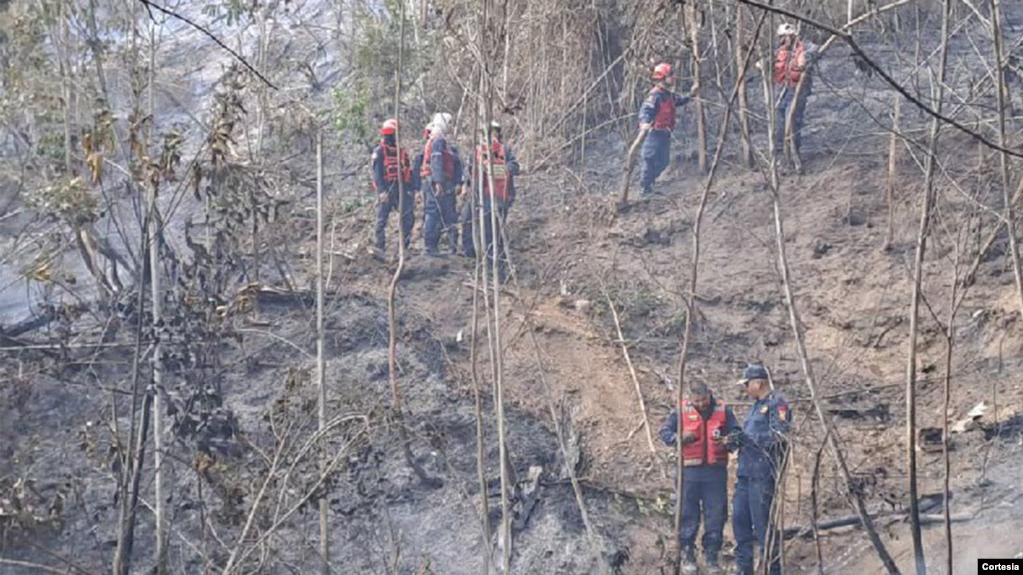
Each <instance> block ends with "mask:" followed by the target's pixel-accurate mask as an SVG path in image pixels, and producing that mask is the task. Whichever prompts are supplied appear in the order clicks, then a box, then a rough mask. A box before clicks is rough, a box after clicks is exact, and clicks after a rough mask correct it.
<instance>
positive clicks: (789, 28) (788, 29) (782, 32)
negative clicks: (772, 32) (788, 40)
mask: <svg viewBox="0 0 1023 575" xmlns="http://www.w3.org/2000/svg"><path fill="white" fill-rule="evenodd" d="M798 34H799V31H798V30H796V26H795V25H794V24H789V23H788V22H783V23H781V24H779V25H778V35H779V36H796V35H798Z"/></svg>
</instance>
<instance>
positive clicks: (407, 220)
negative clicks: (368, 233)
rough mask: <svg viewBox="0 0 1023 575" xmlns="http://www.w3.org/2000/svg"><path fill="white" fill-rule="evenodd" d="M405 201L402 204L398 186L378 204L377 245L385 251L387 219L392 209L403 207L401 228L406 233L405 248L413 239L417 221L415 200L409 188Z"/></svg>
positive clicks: (406, 190) (406, 191)
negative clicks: (414, 226) (414, 225)
mask: <svg viewBox="0 0 1023 575" xmlns="http://www.w3.org/2000/svg"><path fill="white" fill-rule="evenodd" d="M403 203H404V205H400V203H399V195H398V188H397V187H395V188H393V189H391V190H389V191H388V192H387V201H386V202H380V204H379V205H378V206H377V228H376V246H377V249H378V250H380V251H383V250H384V247H385V246H386V245H387V220H388V219H390V217H391V211H396V210H398V209H399V208H401V209H402V212H401V230H402V233H404V234H405V249H406V250H407V249H408V247H409V243H410V242H411V241H412V224H413V223H415V201H414V200H413V199H412V193H411V192H410V191H409V189H408V188H406V189H405V199H404V202H403Z"/></svg>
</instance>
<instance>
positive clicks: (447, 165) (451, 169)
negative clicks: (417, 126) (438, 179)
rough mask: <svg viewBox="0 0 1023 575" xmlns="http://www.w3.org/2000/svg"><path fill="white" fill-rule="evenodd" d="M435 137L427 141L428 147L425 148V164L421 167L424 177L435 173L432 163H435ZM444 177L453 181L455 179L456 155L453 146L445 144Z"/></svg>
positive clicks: (421, 173)
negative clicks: (433, 158) (453, 152)
mask: <svg viewBox="0 0 1023 575" xmlns="http://www.w3.org/2000/svg"><path fill="white" fill-rule="evenodd" d="M434 141H435V139H434V138H430V139H429V140H427V141H426V148H424V149H423V165H422V167H420V168H419V175H420V176H422V177H424V178H429V177H430V174H432V173H433V170H432V169H431V167H430V166H431V164H432V163H433V160H432V157H433V142H434ZM443 157H444V160H443V162H444V163H443V165H444V179H445V180H446V181H448V182H451V181H453V180H454V179H455V155H454V154H452V153H451V148H450V147H448V146H444V156H443Z"/></svg>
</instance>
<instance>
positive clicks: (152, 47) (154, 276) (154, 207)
mask: <svg viewBox="0 0 1023 575" xmlns="http://www.w3.org/2000/svg"><path fill="white" fill-rule="evenodd" d="M148 72H149V85H148V90H147V91H148V96H149V117H150V118H153V117H154V114H155V113H156V103H155V92H156V23H155V22H150V23H149V70H148ZM153 124H154V122H152V121H150V122H149V123H148V124H146V126H147V130H146V142H147V143H148V144H152V141H153ZM158 186H159V183H158V181H157V182H153V184H152V185H151V186H150V195H149V225H150V230H149V234H150V239H149V275H150V288H151V291H152V297H153V330H154V331H159V329H160V325H161V324H162V319H161V315H162V314H161V312H162V308H163V301H162V298H163V294H161V293H160V265H159V264H160V244H161V243H162V242H161V241H160V238H161V236H162V234H163V230H162V229H161V226H160V222H162V221H163V220H162V218H160V211H159V205H158V204H157V202H156V194H157V187H158ZM162 392H163V353H162V347H161V343H160V338H156V343H155V344H154V346H153V467H154V473H155V477H154V485H153V498H154V499H155V500H156V502H155V503H156V505H155V507H156V527H155V529H156V574H157V575H165V574H166V573H169V571H168V569H167V523H166V519H167V518H166V516H165V508H164V505H165V496H164V487H165V484H164V479H165V476H164V469H163V461H164V456H165V453H164V448H163V439H164V438H163V415H162V413H163V398H162V396H161V395H160V394H161V393H162Z"/></svg>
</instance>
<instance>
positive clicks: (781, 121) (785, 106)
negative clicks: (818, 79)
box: [774, 79, 812, 158]
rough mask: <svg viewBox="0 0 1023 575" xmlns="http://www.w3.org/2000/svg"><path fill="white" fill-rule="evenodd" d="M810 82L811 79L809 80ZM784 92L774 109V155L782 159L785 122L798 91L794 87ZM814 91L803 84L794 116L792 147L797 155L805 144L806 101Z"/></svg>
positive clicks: (785, 89) (806, 84)
mask: <svg viewBox="0 0 1023 575" xmlns="http://www.w3.org/2000/svg"><path fill="white" fill-rule="evenodd" d="M807 82H809V79H807ZM782 90H783V92H782V93H781V94H780V95H779V96H778V105H777V106H775V108H774V153H775V157H778V158H780V157H782V156H783V155H784V154H785V121H786V119H787V117H788V113H789V106H791V105H792V100H794V99H795V94H796V89H795V88H793V87H785V88H782ZM811 91H812V89H811V87H810V84H809V83H804V84H803V90H802V93H801V94H800V95H799V101H798V102H796V108H795V110H794V111H793V116H792V147H793V149H794V151H795V152H796V154H799V151H800V150H801V149H802V148H801V146H802V144H803V137H802V135H803V121H804V119H805V116H806V101H807V100H808V99H810V92H811Z"/></svg>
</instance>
